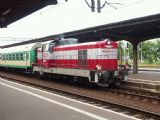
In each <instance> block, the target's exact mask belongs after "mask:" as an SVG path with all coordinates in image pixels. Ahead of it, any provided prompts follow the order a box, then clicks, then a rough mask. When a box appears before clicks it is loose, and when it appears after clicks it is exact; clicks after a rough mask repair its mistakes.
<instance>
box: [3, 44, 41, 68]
mask: <svg viewBox="0 0 160 120" xmlns="http://www.w3.org/2000/svg"><path fill="white" fill-rule="evenodd" d="M39 47H41V43H32V44H26V45H19V46H14V47H8V48H2V49H1V50H0V53H1V54H0V66H1V67H5V68H7V67H10V68H21V69H31V67H32V64H33V63H35V60H36V48H39Z"/></svg>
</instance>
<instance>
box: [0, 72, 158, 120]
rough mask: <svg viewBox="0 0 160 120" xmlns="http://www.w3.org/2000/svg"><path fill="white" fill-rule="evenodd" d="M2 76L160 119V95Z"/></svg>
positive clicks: (138, 115)
mask: <svg viewBox="0 0 160 120" xmlns="http://www.w3.org/2000/svg"><path fill="white" fill-rule="evenodd" d="M0 76H1V77H5V78H7V79H9V80H12V81H13V80H14V81H18V82H21V83H23V84H28V85H32V86H34V87H39V88H41V89H45V90H49V91H50V92H54V93H57V94H60V95H63V96H67V97H70V98H72V99H76V100H79V101H83V102H85V103H86V102H87V103H89V104H93V105H96V106H99V107H103V108H106V109H111V110H114V111H117V112H120V113H124V114H128V115H132V116H134V117H137V118H140V119H143V120H159V119H160V111H159V110H160V109H159V108H160V102H159V101H160V95H159V94H158V93H152V92H149V91H147V92H146V93H145V94H144V91H140V90H133V89H124V88H119V89H107V90H106V89H100V88H89V89H88V88H86V87H82V86H80V87H79V86H75V85H74V86H71V85H67V84H65V85H64V84H61V85H59V86H58V87H57V86H56V87H55V86H54V83H53V82H51V81H44V80H32V79H30V78H28V77H27V78H26V79H27V80H26V79H25V77H24V78H23V79H22V77H21V78H17V77H9V76H8V75H6V76H2V75H0ZM16 76H17V75H16ZM117 98H118V100H117ZM122 101H124V102H122ZM151 101H152V102H151ZM134 104H136V105H134ZM146 104H149V105H150V106H152V109H150V107H148V108H146V106H144V105H146ZM153 108H154V110H153ZM158 109H159V110H158Z"/></svg>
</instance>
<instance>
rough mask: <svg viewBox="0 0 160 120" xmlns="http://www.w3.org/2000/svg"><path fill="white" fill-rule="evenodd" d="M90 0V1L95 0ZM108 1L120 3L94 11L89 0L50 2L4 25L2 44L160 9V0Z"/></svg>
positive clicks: (150, 12) (137, 15) (119, 19)
mask: <svg viewBox="0 0 160 120" xmlns="http://www.w3.org/2000/svg"><path fill="white" fill-rule="evenodd" d="M87 1H88V3H89V4H90V1H91V0H87ZM95 1H97V0H95ZM105 1H106V0H101V3H102V4H103V3H104V2H105ZM107 1H108V2H109V3H120V4H112V5H113V6H114V7H116V8H117V9H115V8H113V7H111V6H108V5H106V6H105V7H104V8H103V9H102V11H101V13H97V12H91V9H90V8H89V7H88V6H87V4H86V2H85V0H68V2H65V0H58V4H57V5H50V6H47V7H45V8H43V9H41V10H39V11H37V12H35V13H33V14H31V15H29V16H27V17H24V18H23V19H20V20H18V21H16V22H14V23H12V24H10V25H8V27H7V28H2V29H0V46H2V45H7V44H12V43H15V42H20V41H25V40H30V39H35V38H41V37H45V36H49V35H55V34H60V33H64V32H69V31H74V30H79V29H83V28H88V27H92V26H98V25H103V24H109V23H114V22H119V21H123V20H128V19H133V18H137V17H143V16H148V15H153V14H157V13H160V9H159V5H160V0H107Z"/></svg>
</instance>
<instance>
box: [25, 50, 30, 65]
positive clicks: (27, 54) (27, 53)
mask: <svg viewBox="0 0 160 120" xmlns="http://www.w3.org/2000/svg"><path fill="white" fill-rule="evenodd" d="M24 57H25V61H26V67H28V66H30V60H29V52H26V53H25V55H24Z"/></svg>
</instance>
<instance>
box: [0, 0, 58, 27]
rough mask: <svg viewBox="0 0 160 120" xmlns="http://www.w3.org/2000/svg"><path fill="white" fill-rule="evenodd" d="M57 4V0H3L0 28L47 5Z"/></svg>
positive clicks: (0, 6)
mask: <svg viewBox="0 0 160 120" xmlns="http://www.w3.org/2000/svg"><path fill="white" fill-rule="evenodd" d="M54 4H57V0H1V1H0V28H3V27H7V25H9V24H11V23H13V22H15V21H17V20H19V19H21V18H23V17H25V16H27V15H29V14H31V13H33V12H35V11H37V10H39V9H41V8H43V7H45V6H47V5H54Z"/></svg>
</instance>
